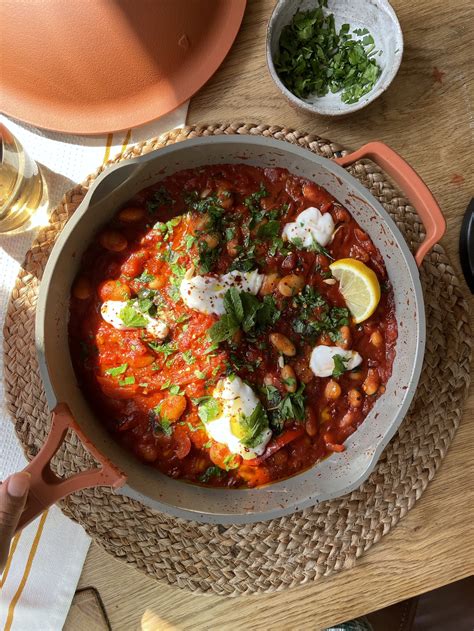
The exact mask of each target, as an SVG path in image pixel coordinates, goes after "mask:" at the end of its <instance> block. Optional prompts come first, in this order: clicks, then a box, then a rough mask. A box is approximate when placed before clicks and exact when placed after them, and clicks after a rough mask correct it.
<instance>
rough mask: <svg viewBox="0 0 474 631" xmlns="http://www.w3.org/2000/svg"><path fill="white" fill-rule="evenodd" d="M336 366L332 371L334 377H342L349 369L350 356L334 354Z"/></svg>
mask: <svg viewBox="0 0 474 631" xmlns="http://www.w3.org/2000/svg"><path fill="white" fill-rule="evenodd" d="M332 359H333V362H334V368H333V371H332V376H333V377H336V379H337V377H340V376H341V375H342V374H343V373H345V372H346V370H347V362H348V361H349V358H348V357H343V356H342V355H333V358H332Z"/></svg>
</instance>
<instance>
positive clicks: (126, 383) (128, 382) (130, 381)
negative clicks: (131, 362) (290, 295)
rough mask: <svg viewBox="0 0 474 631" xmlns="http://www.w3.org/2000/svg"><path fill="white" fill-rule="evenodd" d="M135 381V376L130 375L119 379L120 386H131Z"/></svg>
mask: <svg viewBox="0 0 474 631" xmlns="http://www.w3.org/2000/svg"><path fill="white" fill-rule="evenodd" d="M134 383H135V377H133V375H132V376H130V377H125V379H122V381H119V386H131V385H133V384H134Z"/></svg>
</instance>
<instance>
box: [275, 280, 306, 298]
mask: <svg viewBox="0 0 474 631" xmlns="http://www.w3.org/2000/svg"><path fill="white" fill-rule="evenodd" d="M304 285H305V282H304V278H303V276H297V275H296V274H289V275H288V276H284V277H283V278H282V279H281V280H280V282H279V283H278V291H279V292H280V294H281V295H282V296H285V297H286V298H289V297H291V296H294V295H295V294H297V293H299V292H300V291H301V290H302V289H303V287H304Z"/></svg>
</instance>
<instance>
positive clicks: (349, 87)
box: [275, 0, 382, 103]
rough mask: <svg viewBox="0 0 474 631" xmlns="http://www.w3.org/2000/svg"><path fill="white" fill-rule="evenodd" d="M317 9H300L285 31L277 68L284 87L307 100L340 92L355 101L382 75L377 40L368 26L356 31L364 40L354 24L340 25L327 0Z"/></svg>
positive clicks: (319, 3) (344, 96) (283, 31)
mask: <svg viewBox="0 0 474 631" xmlns="http://www.w3.org/2000/svg"><path fill="white" fill-rule="evenodd" d="M318 5H319V6H317V7H316V9H314V10H313V11H303V12H301V11H298V12H297V13H296V14H295V15H294V16H293V19H292V21H291V23H290V24H288V25H287V26H285V27H284V28H283V30H282V32H281V35H280V41H279V49H278V54H277V56H276V59H275V68H276V71H277V73H278V75H279V77H280V79H281V80H282V82H283V83H284V84H285V86H286V87H287V88H288V89H289V90H290V92H292V93H293V94H295V95H296V96H298V97H300V98H303V99H305V98H306V97H308V96H309V95H311V94H315V95H317V96H324V95H326V94H327V93H328V92H329V91H331V92H333V93H335V92H340V96H341V100H342V101H343V102H344V103H356V102H357V101H358V100H359V99H360V98H361V97H362V96H363V95H364V94H367V93H368V92H370V90H371V89H372V88H373V87H374V85H375V83H376V81H377V79H378V78H379V76H380V74H381V72H382V71H381V68H380V66H379V64H378V63H377V61H376V60H375V59H374V57H373V56H374V55H375V53H376V52H377V51H375V50H374V48H375V44H374V39H373V37H372V36H371V35H370V34H369V32H368V30H367V29H363V30H355V31H354V34H355V35H357V36H363V39H361V40H356V39H352V35H351V34H350V33H349V31H350V26H349V24H343V25H342V26H341V28H340V30H339V32H338V31H337V29H336V25H335V20H334V15H333V14H326V13H325V12H324V10H323V7H326V6H327V0H319V2H318Z"/></svg>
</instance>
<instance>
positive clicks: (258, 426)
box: [237, 402, 268, 448]
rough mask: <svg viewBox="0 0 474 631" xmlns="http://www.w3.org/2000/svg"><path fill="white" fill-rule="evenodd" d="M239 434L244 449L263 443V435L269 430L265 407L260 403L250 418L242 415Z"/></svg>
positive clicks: (238, 429) (239, 422)
mask: <svg viewBox="0 0 474 631" xmlns="http://www.w3.org/2000/svg"><path fill="white" fill-rule="evenodd" d="M237 423H238V427H237V434H238V438H239V440H240V442H241V443H242V445H244V447H249V448H252V447H256V446H257V445H258V444H259V443H261V442H262V435H263V433H264V432H265V431H266V430H267V429H268V417H267V413H266V411H265V408H264V407H263V405H262V404H261V403H260V402H259V403H258V404H257V406H256V407H255V409H254V410H253V412H252V414H250V416H246V415H245V414H241V416H240V417H239V419H238V421H237Z"/></svg>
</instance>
